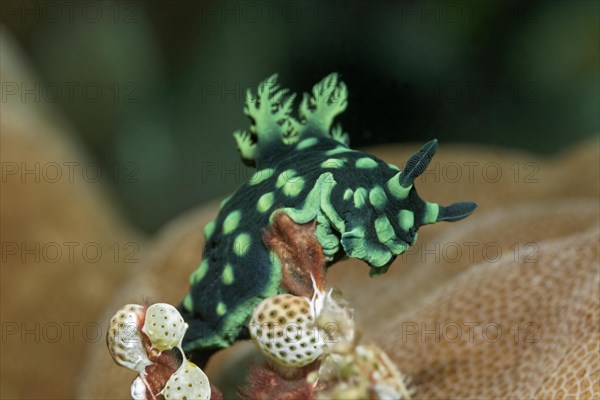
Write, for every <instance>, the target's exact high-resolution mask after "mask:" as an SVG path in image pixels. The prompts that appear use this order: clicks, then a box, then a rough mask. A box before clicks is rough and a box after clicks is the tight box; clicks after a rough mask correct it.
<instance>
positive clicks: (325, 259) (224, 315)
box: [179, 73, 477, 357]
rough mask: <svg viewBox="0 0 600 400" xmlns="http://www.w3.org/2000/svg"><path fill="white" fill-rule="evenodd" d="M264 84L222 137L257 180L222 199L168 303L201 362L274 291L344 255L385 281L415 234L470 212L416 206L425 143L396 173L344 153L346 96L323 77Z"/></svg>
mask: <svg viewBox="0 0 600 400" xmlns="http://www.w3.org/2000/svg"><path fill="white" fill-rule="evenodd" d="M288 93H289V92H288V90H287V89H283V88H280V86H279V85H278V83H277V76H276V75H273V76H271V77H270V78H268V79H267V80H265V81H264V82H262V83H261V84H260V85H259V86H258V90H257V93H256V94H254V93H252V92H251V91H248V96H247V99H246V105H245V108H244V112H245V114H246V115H247V116H248V117H250V119H251V127H250V130H249V132H248V131H238V132H235V133H234V138H235V140H236V142H237V147H238V149H239V151H240V154H241V157H242V159H243V160H244V162H245V163H247V164H249V165H252V166H255V167H256V169H257V171H256V173H254V175H253V176H252V177H251V178H250V179H249V180H248V181H247V182H246V183H244V184H243V185H242V186H241V187H240V188H239V189H238V190H237V191H236V192H235V193H234V194H233V195H231V196H230V197H229V198H227V199H226V200H224V201H223V203H222V204H221V208H220V211H219V214H218V216H217V218H216V219H215V220H214V221H211V222H210V223H208V224H207V225H206V227H205V229H204V233H205V247H204V254H203V259H202V262H201V264H200V266H199V267H198V268H197V269H196V270H195V271H194V272H193V273H192V274H191V276H190V285H191V289H190V292H189V294H188V295H187V296H186V297H185V298H184V300H183V302H182V303H181V305H180V307H179V308H180V310H181V312H182V315H183V316H184V319H185V320H186V322H187V323H188V324H189V329H188V331H187V333H186V336H185V338H184V342H183V346H184V349H186V351H194V352H200V353H201V354H203V356H202V357H205V356H208V355H210V354H212V352H214V351H216V350H217V349H219V348H224V347H228V346H229V345H231V344H232V343H233V342H235V341H236V340H239V339H243V338H247V337H248V328H247V327H246V324H247V322H248V320H249V318H250V316H251V314H252V311H253V309H254V308H255V307H256V305H257V304H258V303H260V302H261V301H262V300H263V299H266V298H268V297H271V296H274V295H276V294H279V293H291V294H294V295H305V296H308V297H310V296H311V294H312V288H313V285H314V284H315V283H316V284H317V286H320V285H322V280H323V276H324V274H325V271H326V269H327V268H328V267H329V266H330V265H332V264H333V263H335V262H336V261H338V260H339V259H341V258H343V257H345V256H347V257H354V258H358V259H361V260H363V261H365V262H366V263H367V264H368V265H369V266H370V267H371V270H370V274H371V275H372V276H376V275H380V274H382V273H384V272H386V271H387V269H388V267H389V265H390V264H391V263H392V261H394V259H395V257H396V256H397V255H399V254H402V253H403V252H404V251H406V249H407V248H408V247H409V246H410V245H411V244H413V243H414V242H415V240H416V239H417V230H418V229H419V227H420V226H422V225H426V224H432V223H435V222H438V221H456V220H459V219H462V218H464V217H466V216H468V215H469V214H471V213H472V212H473V211H474V210H475V208H476V207H477V205H476V204H475V203H472V202H459V203H454V204H452V205H450V206H447V207H444V206H440V205H438V204H436V203H429V202H426V201H423V200H422V199H421V198H420V197H419V195H418V194H417V191H416V189H415V187H414V186H413V182H414V180H415V178H416V177H417V176H419V175H420V174H421V173H422V172H424V171H425V169H426V168H427V165H428V164H429V162H430V161H431V158H432V157H433V155H434V153H435V151H436V148H437V141H436V140H432V141H430V142H428V143H426V144H425V145H424V146H423V147H422V148H421V149H420V150H419V151H418V152H417V153H416V154H415V155H413V156H412V157H411V158H410V159H409V160H408V161H407V163H406V166H405V168H404V169H403V170H400V169H399V168H398V167H396V166H394V165H391V164H388V163H386V162H385V161H383V160H381V159H379V158H377V157H374V156H372V155H370V154H367V153H365V152H362V151H358V150H353V149H351V148H350V147H349V140H348V135H347V134H346V133H344V132H343V130H342V128H341V127H340V125H339V124H338V125H335V126H333V125H332V123H333V120H334V118H335V117H336V116H337V115H338V114H340V113H341V112H343V111H344V110H345V109H346V106H347V99H348V92H347V89H346V86H345V84H344V83H343V82H341V81H340V80H339V78H338V75H337V74H335V73H333V74H330V75H328V76H327V77H325V78H324V79H323V80H322V81H321V82H319V83H317V84H316V85H315V86H314V87H313V89H312V93H311V94H307V93H305V94H304V96H303V99H302V101H301V103H300V107H299V110H298V115H297V117H294V116H293V115H292V106H293V102H294V98H295V95H294V94H291V95H288Z"/></svg>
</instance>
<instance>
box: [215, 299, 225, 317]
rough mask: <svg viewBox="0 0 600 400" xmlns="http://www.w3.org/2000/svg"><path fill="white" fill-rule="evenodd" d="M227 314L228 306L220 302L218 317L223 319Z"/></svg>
mask: <svg viewBox="0 0 600 400" xmlns="http://www.w3.org/2000/svg"><path fill="white" fill-rule="evenodd" d="M226 313H227V306H226V305H225V303H223V302H222V301H220V302H219V304H217V315H218V316H219V317H222V316H223V315H225V314H226Z"/></svg>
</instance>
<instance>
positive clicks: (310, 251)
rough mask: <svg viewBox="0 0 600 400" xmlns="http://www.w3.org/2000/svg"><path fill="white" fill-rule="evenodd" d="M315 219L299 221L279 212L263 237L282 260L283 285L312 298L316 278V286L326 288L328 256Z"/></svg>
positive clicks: (290, 290) (298, 294)
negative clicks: (301, 222)
mask: <svg viewBox="0 0 600 400" xmlns="http://www.w3.org/2000/svg"><path fill="white" fill-rule="evenodd" d="M315 227H316V222H315V221H313V222H309V223H307V224H297V223H296V222H294V221H293V220H292V219H291V218H290V217H288V216H287V215H286V214H284V213H282V212H281V213H278V214H277V215H276V216H275V217H274V219H273V223H272V224H271V226H270V227H269V229H268V230H267V231H266V232H265V233H264V236H263V240H264V242H265V244H266V245H267V247H268V248H270V249H271V250H273V251H274V252H275V254H276V255H277V256H278V257H279V259H280V260H281V269H282V279H281V285H282V286H283V288H284V289H285V290H287V291H288V292H289V293H291V294H294V295H296V296H306V297H311V296H312V294H313V284H312V280H311V275H312V276H313V277H314V279H315V282H316V284H317V287H318V288H319V289H323V288H324V287H325V257H324V256H323V248H322V247H321V245H320V244H319V242H318V241H317V238H316V234H315Z"/></svg>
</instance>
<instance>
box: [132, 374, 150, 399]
mask: <svg viewBox="0 0 600 400" xmlns="http://www.w3.org/2000/svg"><path fill="white" fill-rule="evenodd" d="M146 394H147V392H146V385H145V384H144V380H143V379H142V377H141V376H138V377H137V378H135V379H134V380H133V383H132V384H131V399H132V400H147V399H146Z"/></svg>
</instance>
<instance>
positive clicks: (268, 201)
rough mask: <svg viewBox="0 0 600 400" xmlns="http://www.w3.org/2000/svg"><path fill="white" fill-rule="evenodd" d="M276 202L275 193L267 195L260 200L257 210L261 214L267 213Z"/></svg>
mask: <svg viewBox="0 0 600 400" xmlns="http://www.w3.org/2000/svg"><path fill="white" fill-rule="evenodd" d="M274 200H275V195H274V194H273V192H269V193H265V194H263V195H262V196H260V198H259V199H258V203H257V204H256V209H257V210H258V211H259V212H261V213H264V212H267V211H269V209H270V208H271V207H272V206H273V201H274Z"/></svg>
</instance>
